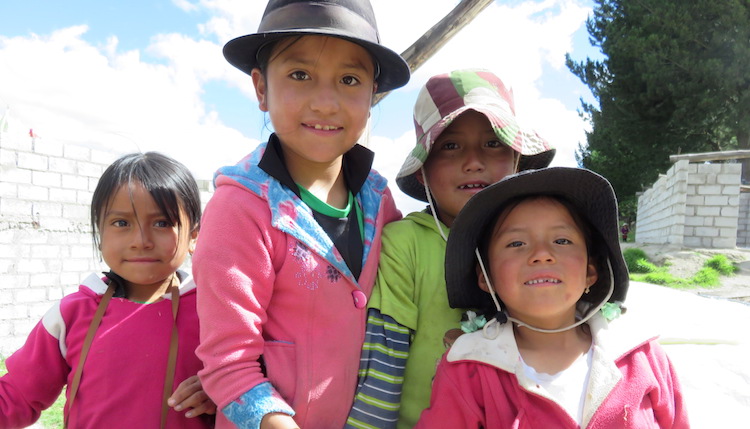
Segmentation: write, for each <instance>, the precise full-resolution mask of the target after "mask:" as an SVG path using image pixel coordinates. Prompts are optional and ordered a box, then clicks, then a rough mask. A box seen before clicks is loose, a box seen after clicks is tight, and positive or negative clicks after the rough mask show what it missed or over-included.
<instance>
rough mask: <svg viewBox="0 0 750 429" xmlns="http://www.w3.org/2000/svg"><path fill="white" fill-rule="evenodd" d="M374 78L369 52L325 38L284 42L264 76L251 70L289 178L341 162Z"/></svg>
mask: <svg viewBox="0 0 750 429" xmlns="http://www.w3.org/2000/svg"><path fill="white" fill-rule="evenodd" d="M374 77H375V66H374V63H373V60H372V57H371V56H370V54H369V53H368V52H367V50H365V49H364V48H363V47H361V46H359V45H357V44H354V43H351V42H348V41H346V40H343V39H339V38H336V37H324V36H303V37H301V38H299V39H297V38H292V39H288V40H284V41H282V42H280V43H278V44H277V45H276V46H275V47H274V48H273V51H272V52H271V55H270V60H269V63H268V66H267V69H266V74H265V76H264V75H263V74H262V73H261V71H260V70H259V69H255V70H253V72H252V78H253V84H254V85H255V91H256V94H257V96H258V101H259V103H260V109H261V110H263V111H264V112H268V113H269V116H270V118H271V122H272V124H273V128H274V131H275V132H276V134H277V135H278V137H279V139H280V140H281V143H282V146H283V148H284V157H285V161H286V163H287V167H288V168H289V169H290V172H292V173H293V174H292V176H294V172H295V171H306V169H310V168H314V167H315V166H316V165H317V166H322V167H326V166H328V165H330V164H331V163H335V162H339V160H340V158H341V155H343V154H344V153H345V152H347V151H348V150H349V149H351V148H352V146H354V144H355V143H356V142H357V140H358V139H359V138H360V136H361V135H362V133H363V132H364V130H365V127H366V125H367V118H368V117H369V114H370V105H371V104H372V96H373V93H374V92H375V88H376V84H375V80H374Z"/></svg>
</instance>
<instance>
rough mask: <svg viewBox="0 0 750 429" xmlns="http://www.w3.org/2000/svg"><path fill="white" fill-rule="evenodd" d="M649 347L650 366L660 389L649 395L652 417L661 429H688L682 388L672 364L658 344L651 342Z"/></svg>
mask: <svg viewBox="0 0 750 429" xmlns="http://www.w3.org/2000/svg"><path fill="white" fill-rule="evenodd" d="M651 346H652V353H651V366H652V367H653V368H654V375H655V376H656V378H657V382H658V383H659V385H660V387H661V388H660V389H654V390H653V391H652V392H651V393H650V396H651V398H650V399H651V403H652V406H653V408H654V416H656V420H657V421H658V422H659V426H660V427H662V428H675V429H683V428H684V429H686V428H689V427H690V424H689V422H688V415H687V409H686V408H685V402H684V400H683V397H682V388H681V386H680V381H679V379H678V378H677V374H676V373H675V370H674V367H673V366H672V362H671V361H670V360H669V357H668V356H667V354H666V352H665V351H664V349H663V348H662V347H661V346H660V345H659V344H657V343H656V342H652V343H651Z"/></svg>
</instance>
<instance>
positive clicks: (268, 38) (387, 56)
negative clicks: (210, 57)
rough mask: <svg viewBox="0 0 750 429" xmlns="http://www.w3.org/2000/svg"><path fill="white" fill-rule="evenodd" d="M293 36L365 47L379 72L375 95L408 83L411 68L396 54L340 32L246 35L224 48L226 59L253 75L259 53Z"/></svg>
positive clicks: (295, 31)
mask: <svg viewBox="0 0 750 429" xmlns="http://www.w3.org/2000/svg"><path fill="white" fill-rule="evenodd" d="M290 36H329V37H337V38H339V39H344V40H347V41H349V42H352V43H355V44H357V45H360V46H362V47H363V48H365V49H366V50H367V51H368V52H369V53H370V54H371V55H372V57H373V59H374V60H375V61H376V62H377V64H378V68H379V70H380V73H379V75H378V77H377V83H378V88H377V90H376V91H375V92H376V93H380V92H386V91H391V90H394V89H396V88H400V87H402V86H404V85H406V83H407V82H409V77H410V73H411V72H410V71H409V65H408V64H407V63H406V61H405V60H404V59H403V58H402V57H401V56H400V55H399V54H397V53H396V52H394V51H392V50H390V49H388V48H386V47H384V46H382V45H379V44H377V43H372V42H369V41H367V40H362V39H360V38H357V37H349V36H345V35H341V32H340V30H338V29H330V30H326V29H321V28H311V29H304V28H303V29H295V30H294V31H271V32H265V33H257V34H248V35H246V36H241V37H237V38H236V39H232V40H230V41H229V42H227V44H226V45H224V50H223V52H224V58H226V59H227V61H228V62H229V64H231V65H233V66H235V67H237V68H238V69H240V70H242V71H243V72H245V73H247V74H250V73H251V72H252V70H253V69H254V68H257V67H258V58H257V54H258V50H259V49H260V48H261V47H263V46H265V45H267V44H269V43H273V42H277V41H279V40H281V39H284V38H286V37H290Z"/></svg>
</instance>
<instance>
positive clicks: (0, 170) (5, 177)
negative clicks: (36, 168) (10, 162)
mask: <svg viewBox="0 0 750 429" xmlns="http://www.w3.org/2000/svg"><path fill="white" fill-rule="evenodd" d="M0 182H7V183H31V170H25V169H21V168H17V167H10V166H5V165H3V166H0Z"/></svg>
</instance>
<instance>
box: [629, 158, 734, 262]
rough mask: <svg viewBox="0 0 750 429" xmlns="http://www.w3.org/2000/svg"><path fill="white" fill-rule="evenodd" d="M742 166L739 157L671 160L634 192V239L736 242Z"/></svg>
mask: <svg viewBox="0 0 750 429" xmlns="http://www.w3.org/2000/svg"><path fill="white" fill-rule="evenodd" d="M741 172H742V166H741V164H738V163H712V164H709V163H689V162H688V161H687V160H680V161H677V162H675V163H674V165H673V166H672V168H670V169H669V170H668V171H667V173H666V174H663V175H661V176H660V177H659V179H658V180H657V181H656V182H655V183H654V185H653V186H652V187H651V188H650V189H648V190H647V191H645V192H644V193H643V194H642V195H641V196H640V197H639V198H638V219H637V222H636V231H637V233H636V242H638V243H654V244H674V245H679V246H684V247H700V248H733V247H735V246H736V245H737V243H738V240H739V235H738V218H740V208H739V207H740V198H739V191H740V175H741ZM744 219H747V216H745V218H744Z"/></svg>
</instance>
